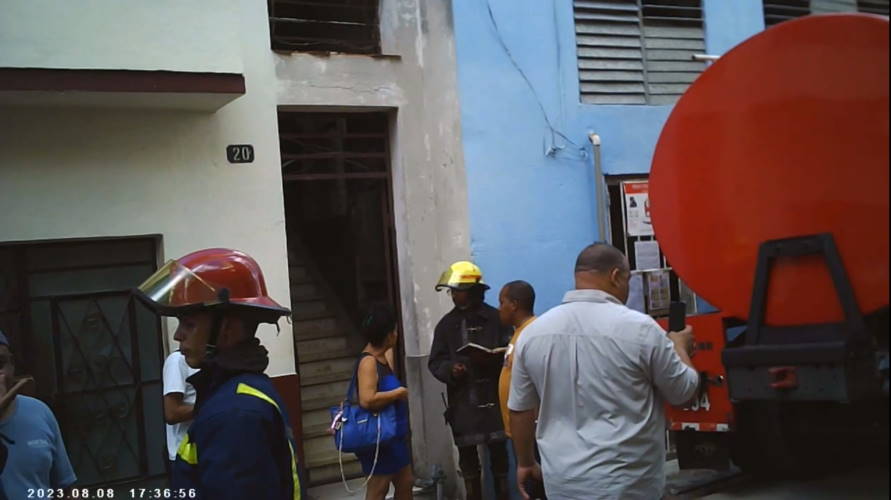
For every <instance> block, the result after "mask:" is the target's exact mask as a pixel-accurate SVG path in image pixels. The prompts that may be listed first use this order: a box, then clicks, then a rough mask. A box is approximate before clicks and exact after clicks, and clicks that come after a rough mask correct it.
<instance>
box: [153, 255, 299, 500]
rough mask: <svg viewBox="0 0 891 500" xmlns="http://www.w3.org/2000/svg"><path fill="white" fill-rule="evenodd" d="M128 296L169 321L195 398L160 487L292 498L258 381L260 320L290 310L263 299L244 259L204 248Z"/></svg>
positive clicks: (288, 437)
mask: <svg viewBox="0 0 891 500" xmlns="http://www.w3.org/2000/svg"><path fill="white" fill-rule="evenodd" d="M136 293H137V296H138V297H140V298H141V299H142V300H144V301H145V302H146V303H147V304H148V305H149V306H151V307H152V308H153V309H154V310H155V311H156V312H157V313H158V314H160V315H162V316H174V317H176V318H177V319H178V320H179V325H178V327H177V329H176V334H175V335H174V338H175V339H176V340H178V341H179V342H180V350H181V351H182V353H183V355H184V356H185V358H186V363H188V364H189V366H191V367H193V368H200V369H201V370H200V371H199V372H198V373H196V374H195V375H193V376H191V377H189V378H188V379H187V380H188V381H189V383H191V384H192V385H193V386H194V387H195V389H196V391H197V401H196V405H195V418H194V421H193V422H192V425H191V427H190V428H189V431H188V433H187V435H186V437H185V439H183V441H182V443H180V445H179V451H178V453H177V457H176V461H175V462H174V464H173V470H172V474H171V481H170V486H171V488H172V489H173V490H174V491H184V492H188V493H187V494H189V495H191V494H192V493H191V491H194V492H195V494H196V496H197V498H201V499H205V500H227V499H231V500H244V499H248V498H256V499H261V498H262V499H264V500H265V499H269V500H299V499H300V498H301V490H300V480H299V478H298V472H297V460H296V456H295V454H294V453H295V449H296V448H295V443H294V440H293V435H292V433H291V429H290V426H289V424H288V422H289V421H288V415H287V413H286V411H285V405H284V403H283V402H282V399H281V397H280V396H279V395H278V393H277V392H276V390H275V389H274V388H273V386H272V382H271V381H270V379H269V377H267V376H266V375H264V374H263V371H264V370H265V369H266V366H267V365H268V364H269V356H268V353H267V351H266V349H265V348H264V347H263V346H261V345H260V341H259V340H258V339H257V338H256V337H255V333H256V330H257V326H258V325H259V324H260V323H277V321H278V319H279V318H280V317H281V316H285V315H287V314H289V313H290V311H289V310H288V309H286V308H284V307H282V306H281V305H279V304H278V303H277V302H275V301H274V300H272V299H271V298H270V297H269V296H268V295H267V292H266V283H265V281H264V279H263V272H262V271H261V270H260V266H258V265H257V263H256V261H254V259H253V258H251V257H250V256H249V255H247V254H244V253H242V252H238V251H235V250H229V249H222V248H213V249H207V250H201V251H198V252H194V253H191V254H189V255H186V256H185V257H182V258H180V259H177V260H173V261H169V262H168V263H167V264H165V265H164V267H162V268H161V269H160V270H159V271H158V272H157V273H155V274H154V275H153V276H152V277H150V278H149V279H148V280H146V281H145V283H143V284H142V285H140V287H139V288H138V289H137V291H136Z"/></svg>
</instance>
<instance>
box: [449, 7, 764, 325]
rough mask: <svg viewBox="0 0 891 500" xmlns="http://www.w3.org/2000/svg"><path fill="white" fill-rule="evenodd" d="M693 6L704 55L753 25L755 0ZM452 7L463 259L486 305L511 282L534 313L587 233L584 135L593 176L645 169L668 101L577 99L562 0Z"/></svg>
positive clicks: (565, 281) (758, 19) (558, 293)
mask: <svg viewBox="0 0 891 500" xmlns="http://www.w3.org/2000/svg"><path fill="white" fill-rule="evenodd" d="M703 7H704V16H705V25H706V47H707V50H708V52H709V53H713V54H720V53H723V52H725V51H727V50H728V49H730V48H732V47H733V46H734V45H736V44H737V43H739V42H740V41H742V40H744V39H746V38H748V37H749V36H751V35H752V34H754V33H757V32H758V31H760V30H762V29H763V27H764V24H763V19H762V3H761V0H704V5H703ZM489 8H491V16H490V11H489ZM453 11H454V12H453V13H454V22H455V39H456V50H457V58H458V86H459V95H460V106H461V127H462V137H463V144H464V162H465V166H466V169H467V182H468V186H469V188H468V189H469V190H468V196H469V203H470V225H471V249H472V258H473V259H474V261H475V262H477V263H478V264H479V265H480V266H481V267H482V269H483V272H484V274H485V278H486V280H487V281H488V282H489V283H490V284H491V285H492V288H493V290H492V292H490V293H491V295H490V297H488V299H489V302H490V303H494V302H497V298H496V296H495V295H496V294H497V292H498V289H499V288H500V287H501V285H503V284H504V283H506V282H507V281H510V280H514V279H523V280H526V281H529V282H530V283H532V285H533V286H534V287H535V289H536V292H537V295H538V300H537V307H536V309H537V312H539V313H540V312H543V311H545V310H547V309H549V308H551V307H553V306H554V305H556V304H558V303H560V301H561V299H562V296H563V293H564V292H565V291H566V290H568V289H570V288H571V287H572V285H573V283H572V268H573V265H574V262H575V257H576V255H577V254H578V252H579V250H581V249H582V248H583V247H584V246H585V245H587V244H589V243H591V242H593V241H594V240H595V239H596V238H597V217H596V203H595V200H594V196H593V193H594V175H593V161H592V159H591V157H592V154H591V145H590V142H589V141H588V134H590V133H592V132H594V133H597V134H599V135H600V137H601V140H602V144H603V146H602V159H603V170H604V173H605V174H608V175H616V174H634V173H647V172H648V171H649V169H650V161H651V158H652V154H653V150H654V148H655V144H656V141H657V139H658V136H659V133H660V131H661V128H662V126H663V124H664V123H665V120H666V119H667V117H668V114H669V112H670V111H671V107H670V106H615V105H609V106H605V105H585V104H581V103H580V102H579V84H578V70H577V61H576V48H575V25H574V21H573V11H572V0H453ZM493 19H494V22H493ZM496 24H497V30H496V27H495V25H496ZM512 59H513V60H512ZM456 257H457V256H456Z"/></svg>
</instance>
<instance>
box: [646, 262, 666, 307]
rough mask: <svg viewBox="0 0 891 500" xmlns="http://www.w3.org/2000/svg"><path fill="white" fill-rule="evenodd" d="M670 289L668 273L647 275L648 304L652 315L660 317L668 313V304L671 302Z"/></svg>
mask: <svg viewBox="0 0 891 500" xmlns="http://www.w3.org/2000/svg"><path fill="white" fill-rule="evenodd" d="M670 287H671V281H670V279H669V274H668V271H650V272H648V273H647V303H648V305H649V311H648V312H649V313H650V314H654V315H659V314H661V313H663V312H667V311H668V304H669V302H670V301H671V288H670Z"/></svg>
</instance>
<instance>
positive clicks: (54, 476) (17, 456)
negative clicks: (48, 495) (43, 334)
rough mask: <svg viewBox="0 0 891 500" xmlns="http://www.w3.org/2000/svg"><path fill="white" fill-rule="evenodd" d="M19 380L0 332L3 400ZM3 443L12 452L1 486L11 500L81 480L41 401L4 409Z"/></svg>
mask: <svg viewBox="0 0 891 500" xmlns="http://www.w3.org/2000/svg"><path fill="white" fill-rule="evenodd" d="M14 376H15V364H14V362H13V356H12V352H11V351H10V349H9V341H8V340H7V339H6V336H5V335H3V333H2V332H0V397H2V395H4V394H6V391H7V389H8V387H9V386H11V385H12V384H11V382H12V380H13V377H14ZM0 436H2V437H0V439H3V444H5V445H6V448H7V450H8V457H7V459H6V465H5V466H4V467H3V472H2V473H0V482H2V485H3V490H4V491H5V493H6V495H7V496H8V497H9V498H28V496H29V490H35V493H34V495H36V494H37V493H36V490H43V491H46V490H49V489H59V488H67V487H69V486H71V485H72V484H74V482H75V481H76V480H77V477H76V476H75V475H74V470H73V469H72V468H71V462H69V461H68V453H66V451H65V443H64V442H63V441H62V433H61V432H60V431H59V424H58V422H56V417H55V416H53V412H52V411H51V410H50V409H49V407H48V406H46V404H44V403H43V402H42V401H40V400H39V399H34V398H31V397H28V396H21V395H17V396H14V397H13V399H12V400H11V401H10V402H9V403H8V404H7V405H6V406H5V407H4V408H0Z"/></svg>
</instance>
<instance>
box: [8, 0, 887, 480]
mask: <svg viewBox="0 0 891 500" xmlns="http://www.w3.org/2000/svg"><path fill="white" fill-rule="evenodd" d="M887 5H888V2H886V1H879V0H871V1H859V2H855V1H853V0H837V1H830V0H810V1H808V0H801V1H798V0H787V1H777V2H767V1H765V2H762V1H761V0H734V1H726V0H701V1H700V0H676V1H669V0H652V1H650V0H602V1H594V0H590V1H589V0H441V1H440V0H355V1H342V0H313V1H308V0H269V1H267V2H258V1H253V0H212V1H209V2H200V3H196V2H192V3H183V2H175V1H172V0H159V1H155V2H151V3H144V2H138V1H130V0H128V1H121V0H90V1H88V2H77V3H73V2H66V1H62V0H30V1H28V2H22V1H19V0H0V329H2V330H4V331H5V332H7V334H8V335H9V336H10V338H11V340H12V343H13V348H14V349H15V351H16V352H17V355H18V356H19V357H20V362H19V365H20V366H19V368H20V369H21V371H23V372H25V373H28V374H32V375H34V377H35V379H36V382H37V383H36V386H35V387H33V388H32V389H31V392H32V393H33V394H34V395H36V396H38V397H40V398H41V399H43V400H45V401H46V402H47V403H48V404H50V406H51V407H52V408H53V410H54V411H55V412H56V414H57V416H58V417H59V421H60V423H61V426H62V431H63V435H64V437H65V439H66V444H67V445H68V449H69V454H70V455H71V458H72V462H73V464H74V466H75V468H76V471H77V473H78V476H79V478H80V481H79V484H80V485H82V486H97V485H110V484H114V485H122V487H123V488H129V487H132V486H134V485H145V486H151V485H159V484H163V483H164V481H165V477H166V465H165V463H164V460H163V456H164V443H163V439H164V438H163V420H162V412H161V407H160V390H161V389H160V366H161V362H162V361H163V358H164V356H165V355H166V354H167V353H169V352H170V351H171V350H172V349H175V348H176V345H175V342H173V341H172V338H171V336H172V333H173V329H174V327H175V323H173V322H170V323H167V322H158V321H157V320H156V319H154V318H153V316H151V315H150V314H148V312H147V311H145V310H143V309H141V306H139V305H138V304H136V303H134V302H133V301H132V300H131V299H130V298H129V295H128V293H127V292H128V290H129V289H130V288H131V287H133V286H135V285H138V284H139V282H140V281H141V280H142V279H143V278H144V277H146V276H148V275H149V274H151V272H152V271H153V270H154V269H156V268H157V267H158V266H159V265H161V264H163V262H164V261H165V260H167V259H170V258H176V257H178V256H181V255H183V254H185V253H188V252H190V251H193V250H196V249H200V248H207V247H232V248H237V249H240V250H243V251H245V252H247V253H249V254H251V255H253V256H254V257H255V258H256V259H257V260H258V261H259V263H260V265H261V266H262V267H263V269H264V271H265V274H266V280H267V285H268V287H269V291H270V294H271V295H272V296H273V297H275V298H276V299H278V300H280V301H282V302H289V303H290V304H291V306H292V309H293V313H294V314H293V316H292V318H291V319H290V321H287V322H286V321H282V322H280V324H279V327H278V328H275V327H272V326H265V327H263V328H262V329H261V331H260V332H259V337H260V339H261V341H262V342H263V344H264V345H265V346H266V347H267V348H268V349H269V351H270V357H271V363H270V366H269V368H268V374H269V375H270V376H271V377H273V379H274V381H275V382H276V385H277V387H278V388H279V390H280V392H281V393H282V394H283V396H284V398H285V399H286V401H287V404H288V406H289V410H290V413H291V416H292V424H293V426H294V428H295V431H297V434H298V436H299V441H300V450H299V452H300V453H299V454H300V459H301V464H302V466H303V468H304V472H305V474H306V479H307V480H308V482H309V483H310V484H323V483H327V482H333V481H337V480H339V479H340V473H341V471H340V466H339V464H338V456H337V452H336V450H335V449H334V447H333V443H332V440H331V438H330V436H328V435H327V434H326V433H325V429H326V427H327V424H328V418H329V417H328V407H329V406H332V405H335V404H337V402H338V401H339V400H341V399H342V398H343V396H344V392H345V390H346V386H347V383H348V381H349V378H350V376H351V373H352V370H353V363H354V360H355V354H356V353H357V352H358V350H359V349H360V348H361V345H362V342H361V340H360V339H359V338H358V335H357V325H358V324H359V323H360V322H361V319H362V314H363V310H364V309H365V308H367V307H368V306H369V305H371V304H373V303H381V302H382V303H388V304H390V305H391V306H392V307H393V308H395V309H398V311H399V312H400V313H401V317H402V322H401V328H400V332H401V334H402V341H401V345H400V353H399V354H400V355H399V359H400V370H401V372H402V375H403V376H404V378H405V381H406V383H407V385H408V387H409V389H410V394H411V397H410V401H409V406H410V411H411V427H412V453H413V460H414V466H415V474H416V476H417V477H419V478H428V477H430V476H431V474H432V473H433V470H434V468H435V467H439V468H441V469H442V470H443V472H444V473H445V477H446V478H448V480H447V494H448V495H450V496H451V495H456V494H457V493H455V488H456V484H455V478H456V465H455V458H454V450H453V447H452V444H451V438H450V435H449V432H447V428H446V427H445V424H444V423H443V420H442V412H443V407H442V402H441V398H440V395H441V393H443V392H445V391H444V387H443V386H442V384H440V383H439V382H437V381H435V380H434V379H433V378H432V377H431V375H430V374H429V372H428V370H427V368H426V356H427V354H428V353H429V349H430V344H431V341H432V334H433V328H434V326H435V325H436V322H437V321H438V319H439V318H440V317H441V316H442V315H443V314H444V313H445V312H446V311H448V309H449V308H450V307H451V304H450V302H449V300H448V297H447V296H446V295H445V294H437V293H436V292H435V291H434V288H433V286H434V284H435V281H436V279H437V277H438V276H439V273H440V272H442V270H443V269H445V267H446V266H447V265H448V264H450V263H451V262H454V261H457V260H464V259H468V258H470V259H473V260H474V261H476V262H477V263H478V264H479V265H480V266H481V267H482V268H483V270H484V273H485V277H486V280H487V282H489V283H490V284H491V285H492V286H493V291H497V289H498V287H500V286H501V285H502V284H503V283H505V282H507V281H510V280H514V279H525V280H527V281H529V282H530V283H532V284H533V285H534V286H535V287H536V290H537V293H538V297H539V299H538V311H539V312H543V311H544V310H545V309H547V308H550V307H552V306H554V305H556V304H558V303H559V302H560V300H561V297H562V294H563V292H564V291H565V290H567V289H568V288H570V287H571V285H572V281H571V280H572V266H573V262H574V259H575V256H576V254H577V252H578V251H579V250H580V249H581V248H582V247H584V246H585V245H586V244H588V243H590V242H592V241H594V240H597V239H612V240H613V242H614V243H617V242H619V241H621V243H622V245H620V246H624V247H628V248H629V249H634V248H637V247H635V246H634V243H636V242H640V241H642V242H646V241H651V240H652V237H648V236H646V235H644V236H640V235H635V234H632V235H629V230H628V214H627V213H626V212H625V211H623V209H622V207H624V206H625V205H624V203H625V198H626V197H625V196H624V195H625V194H626V193H625V191H624V190H625V189H626V187H625V186H626V184H624V183H627V182H628V181H633V180H635V181H640V180H645V178H646V175H647V172H648V171H649V164H650V160H651V157H652V153H653V149H654V147H655V143H656V140H657V138H658V135H659V132H660V129H661V127H662V125H663V123H664V122H665V120H666V118H667V117H668V114H669V112H670V111H671V106H672V104H673V102H675V101H676V99H677V98H678V97H679V96H680V95H681V94H682V93H683V90H684V88H686V85H688V84H689V83H690V82H692V81H693V80H694V79H695V78H696V76H697V75H698V74H699V72H701V71H702V70H703V69H704V68H705V67H706V65H707V64H708V62H707V59H708V58H702V57H699V58H698V59H694V57H693V56H694V55H695V56H700V55H703V54H704V55H714V56H717V55H720V54H722V53H724V52H726V51H727V50H730V49H731V48H732V47H733V46H734V45H736V44H737V43H739V42H741V41H742V40H744V39H746V38H747V37H749V36H751V35H752V34H754V33H757V32H758V31H760V30H762V29H764V27H765V25H771V24H774V23H776V22H781V21H782V20H785V19H788V18H791V17H795V16H798V15H806V14H810V13H819V12H822V11H826V10H858V9H859V10H861V11H863V10H870V9H871V11H874V12H878V13H884V14H885V15H887ZM640 248H643V247H640ZM633 257H634V258H635V264H637V262H636V259H637V257H638V255H636V254H635V255H633ZM657 258H658V253H657ZM659 264H660V265H659V266H658V267H660V268H661V267H667V263H665V262H664V261H662V262H660V263H659ZM675 286H677V285H675ZM678 293H680V289H678ZM493 299H494V297H492V296H490V297H489V300H490V302H491V301H492V300H493ZM649 305H651V304H650V302H649V301H648V302H647V306H649ZM698 306H699V309H700V310H702V309H703V308H705V307H707V304H704V303H702V302H701V301H699V304H698ZM645 307H646V306H645ZM345 458H346V463H345V464H344V465H345V473H346V474H347V475H348V476H355V475H357V474H358V464H357V463H356V462H355V460H352V456H351V455H349V456H347V457H345Z"/></svg>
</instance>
